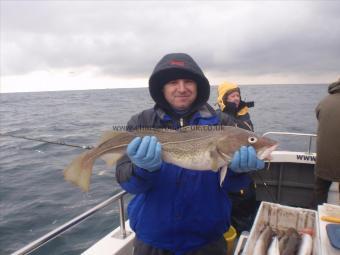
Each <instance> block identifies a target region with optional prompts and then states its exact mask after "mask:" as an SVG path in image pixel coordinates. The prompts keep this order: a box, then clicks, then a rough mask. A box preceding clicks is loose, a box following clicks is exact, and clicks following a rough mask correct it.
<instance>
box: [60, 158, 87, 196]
mask: <svg viewBox="0 0 340 255" xmlns="http://www.w3.org/2000/svg"><path fill="white" fill-rule="evenodd" d="M88 155H89V152H84V153H82V154H81V155H79V156H78V157H76V158H75V159H74V160H73V161H72V162H71V164H70V165H68V166H67V167H66V168H65V170H64V178H65V180H67V181H69V182H72V183H73V184H75V185H77V186H79V187H80V188H81V189H82V190H83V191H85V192H87V191H89V187H90V179H91V174H92V168H93V160H92V159H91V158H89V157H88Z"/></svg>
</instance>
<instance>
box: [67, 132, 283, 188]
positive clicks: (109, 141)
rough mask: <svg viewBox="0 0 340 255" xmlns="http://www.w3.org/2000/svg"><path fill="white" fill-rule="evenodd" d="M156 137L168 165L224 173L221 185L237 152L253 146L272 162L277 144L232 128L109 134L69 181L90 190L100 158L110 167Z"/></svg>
mask: <svg viewBox="0 0 340 255" xmlns="http://www.w3.org/2000/svg"><path fill="white" fill-rule="evenodd" d="M147 135H148V136H156V137H157V138H158V140H159V142H160V143H161V145H162V158H163V160H164V161H165V162H168V163H172V164H174V165H177V166H180V167H183V168H187V169H193V170H212V171H216V172H217V171H219V170H220V177H221V178H220V184H221V185H222V182H223V180H224V178H225V176H226V172H227V168H228V164H229V162H230V161H231V159H232V157H233V154H234V152H236V151H237V150H239V149H240V147H241V146H242V145H245V146H247V145H252V146H253V147H254V148H255V150H256V152H257V157H258V158H259V159H270V154H271V152H272V151H273V150H275V148H276V146H277V142H276V141H274V140H271V139H269V138H266V137H261V136H257V135H256V134H255V133H253V132H250V131H246V130H244V129H240V128H236V127H230V126H188V127H184V128H181V129H179V130H170V129H139V130H133V131H131V132H127V131H121V132H117V131H107V132H105V133H104V135H103V137H102V140H101V142H100V143H99V144H98V145H97V146H96V147H94V148H93V149H91V150H89V151H86V152H84V153H83V154H81V155H79V156H78V157H76V158H75V159H74V160H73V161H72V162H71V164H70V165H69V166H68V167H66V169H65V170H64V177H65V179H66V180H67V181H70V182H72V183H74V184H75V185H77V186H79V187H80V188H81V189H82V190H83V191H88V190H89V185H90V178H91V174H92V168H93V164H94V162H95V160H96V159H97V158H99V157H100V158H102V159H103V160H105V161H106V163H107V164H108V165H109V166H113V165H115V164H116V162H117V160H118V159H120V158H121V157H123V155H124V154H125V153H126V148H127V145H128V144H129V143H130V141H132V139H134V138H135V137H137V136H140V137H144V136H147Z"/></svg>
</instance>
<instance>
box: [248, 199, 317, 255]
mask: <svg viewBox="0 0 340 255" xmlns="http://www.w3.org/2000/svg"><path fill="white" fill-rule="evenodd" d="M317 219H318V217H317V212H316V211H314V210H309V209H303V208H297V207H290V206H284V205H280V204H275V203H269V202H262V203H261V206H260V208H259V210H258V213H257V215H256V218H255V221H254V224H253V227H252V229H251V232H250V235H249V238H248V240H247V243H246V245H245V247H244V250H243V253H242V254H243V255H252V254H256V255H261V254H265V255H267V254H273V255H276V254H297V255H319V254H320V239H319V230H318V224H317Z"/></svg>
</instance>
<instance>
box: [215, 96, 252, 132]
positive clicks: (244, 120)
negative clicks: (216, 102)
mask: <svg viewBox="0 0 340 255" xmlns="http://www.w3.org/2000/svg"><path fill="white" fill-rule="evenodd" d="M226 104H227V105H226V107H225V108H224V109H223V111H221V110H220V109H218V110H216V112H217V114H219V115H220V114H222V115H223V114H226V115H228V116H229V118H231V119H232V121H234V122H235V124H236V125H235V126H237V127H239V128H243V129H246V130H250V131H254V125H253V123H252V121H251V120H250V115H249V113H248V106H247V105H246V104H247V103H246V102H244V101H241V102H240V105H239V107H236V104H234V103H230V102H227V103H226ZM240 112H241V113H242V114H239V113H240ZM222 118H223V117H222Z"/></svg>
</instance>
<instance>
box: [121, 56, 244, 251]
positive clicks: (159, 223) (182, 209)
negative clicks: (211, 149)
mask: <svg viewBox="0 0 340 255" xmlns="http://www.w3.org/2000/svg"><path fill="white" fill-rule="evenodd" d="M175 79H192V80H194V81H195V82H196V84H197V98H196V100H195V101H194V102H193V104H192V105H191V106H190V109H189V110H188V111H187V112H186V113H185V114H183V113H178V112H176V110H174V109H172V108H171V106H170V105H169V103H168V102H167V100H165V98H164V95H163V86H164V85H165V84H166V83H167V82H169V81H171V80H175ZM149 90H150V95H151V97H152V98H153V100H154V101H155V103H156V104H155V106H154V107H153V108H151V109H148V110H144V111H142V112H141V113H139V114H137V115H135V116H133V117H132V118H131V119H130V121H129V122H128V125H127V126H128V128H131V129H134V128H139V127H143V128H145V127H150V128H171V129H177V128H180V127H182V126H188V125H219V124H220V123H221V120H220V119H219V117H218V116H217V115H216V112H215V111H214V109H213V108H212V107H211V106H209V105H208V104H207V100H208V98H209V93H210V85H209V81H208V79H207V78H206V77H205V76H204V74H203V72H202V70H201V69H200V68H199V66H198V65H197V64H196V63H195V61H194V60H193V59H192V58H191V57H190V56H188V55H187V54H183V53H174V54H168V55H166V56H164V57H163V58H162V59H161V60H160V61H159V63H158V64H157V65H156V67H155V69H154V71H153V73H152V75H151V77H150V79H149ZM224 125H234V123H233V122H232V120H231V119H230V123H229V121H226V120H224ZM207 170H209V169H207ZM244 177H246V176H245V175H237V174H235V173H233V172H232V171H230V170H229V171H228V173H227V177H226V179H225V181H224V183H223V186H222V187H221V186H220V184H219V183H220V181H219V178H220V177H219V173H216V172H213V171H195V170H190V169H184V168H182V167H179V166H176V165H172V164H169V163H166V162H163V163H162V166H161V168H160V169H159V170H157V171H155V172H152V173H150V172H148V171H147V170H145V169H142V168H139V167H137V166H135V165H133V164H132V163H131V161H130V159H129V158H128V157H127V156H124V157H123V158H122V159H120V160H119V161H118V162H117V166H116V179H117V181H118V183H119V184H120V185H121V187H122V188H123V189H124V190H126V191H128V192H129V193H132V194H135V197H134V198H133V199H132V200H131V202H130V203H129V205H128V215H129V219H130V225H131V228H132V229H133V230H134V231H135V233H136V236H137V238H138V239H139V240H141V241H142V242H144V243H146V244H148V245H151V246H153V247H155V248H159V249H164V250H170V251H172V252H173V253H175V254H176V255H180V254H184V253H186V252H188V251H192V250H196V249H198V248H200V247H202V246H204V245H206V244H208V243H210V242H212V241H215V240H217V239H219V238H220V237H221V236H222V235H223V233H224V232H225V231H226V230H228V229H229V226H230V214H231V203H230V200H229V198H228V192H237V191H238V190H240V189H242V188H247V187H248V185H249V183H248V178H244Z"/></svg>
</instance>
